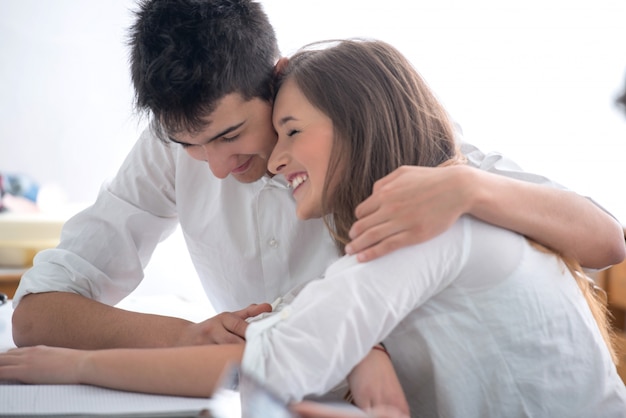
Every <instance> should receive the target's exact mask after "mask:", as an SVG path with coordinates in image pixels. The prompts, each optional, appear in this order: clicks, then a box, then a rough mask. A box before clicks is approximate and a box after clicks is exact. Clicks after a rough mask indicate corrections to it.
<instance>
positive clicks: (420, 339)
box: [242, 216, 626, 418]
mask: <svg viewBox="0 0 626 418" xmlns="http://www.w3.org/2000/svg"><path fill="white" fill-rule="evenodd" d="M246 340H247V344H246V350H245V354H244V359H243V364H242V367H243V369H244V371H246V372H248V373H251V374H252V375H253V376H255V377H256V378H257V379H260V380H261V381H263V382H265V383H266V384H267V385H269V387H270V388H272V389H273V390H274V391H276V392H277V393H279V394H281V396H283V397H284V398H285V400H290V401H291V400H299V399H301V398H303V397H305V396H307V395H321V394H324V393H326V392H328V391H329V390H330V389H332V388H333V387H335V385H337V384H338V383H339V382H341V381H342V379H343V378H344V377H345V376H346V375H347V374H348V373H349V372H350V370H351V369H352V368H353V367H354V366H355V365H356V364H357V363H358V362H359V361H360V360H361V359H362V358H363V357H364V356H365V355H366V354H367V353H368V352H369V351H370V350H371V348H372V347H373V346H374V345H375V344H377V343H378V342H380V341H384V344H385V346H386V347H387V350H388V351H389V353H390V355H391V359H392V361H393V364H394V366H395V369H396V371H397V373H398V376H399V378H400V381H401V383H402V386H403V388H404V391H405V394H406V397H407V399H408V401H409V404H410V407H411V411H412V415H413V416H420V417H435V416H437V417H462V418H468V417H477V418H478V417H480V418H485V417H498V418H503V417H506V418H511V417H552V418H556V417H559V418H562V417H626V390H625V388H624V383H622V381H621V380H620V378H619V376H618V375H617V371H616V368H615V366H614V364H613V363H612V361H611V358H610V355H609V353H608V350H607V348H606V345H605V344H604V341H603V339H602V337H601V335H600V333H599V330H598V328H597V326H596V323H595V321H594V319H593V317H592V315H591V312H590V310H589V308H588V306H587V304H586V301H585V299H584V297H583V296H582V293H581V291H580V289H579V288H578V286H577V284H576V282H575V280H574V279H573V278H572V276H571V275H570V274H569V272H568V271H567V270H566V268H565V267H564V265H563V264H562V263H561V262H560V261H558V259H557V258H556V257H555V256H553V255H551V254H545V253H542V252H539V251H538V250H536V249H534V248H533V247H531V246H530V244H529V243H528V241H527V240H526V239H525V238H524V237H522V236H520V235H518V234H515V233H513V232H510V231H508V230H504V229H501V228H497V227H494V226H492V225H488V224H485V223H483V222H481V221H478V220H476V219H475V218H472V217H469V216H465V217H462V218H461V219H460V220H459V221H458V222H457V223H456V224H455V225H454V226H453V227H452V228H450V229H449V230H448V231H446V232H445V233H443V234H442V235H440V236H438V237H436V238H434V239H433V240H431V241H428V242H426V243H423V244H420V245H416V246H413V247H409V248H405V249H401V250H399V251H396V252H394V253H392V254H389V255H387V256H385V257H383V258H381V259H377V260H374V261H371V262H368V263H358V262H357V261H356V260H355V258H354V257H344V258H342V259H340V260H339V261H337V262H336V263H334V264H333V265H331V266H330V267H329V268H328V269H327V271H326V274H325V278H324V279H320V280H316V281H314V282H311V283H310V284H308V285H307V286H306V287H304V289H303V290H302V291H301V292H300V293H299V294H298V296H297V297H296V298H295V299H294V300H293V302H292V303H291V304H290V305H288V306H287V307H285V308H284V309H283V310H282V311H280V312H278V313H276V314H275V315H273V316H271V317H269V318H267V319H263V320H260V321H258V322H253V323H251V324H250V325H249V327H248V330H247V332H246Z"/></svg>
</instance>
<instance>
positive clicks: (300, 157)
mask: <svg viewBox="0 0 626 418" xmlns="http://www.w3.org/2000/svg"><path fill="white" fill-rule="evenodd" d="M272 121H273V123H274V128H275V129H276V132H277V133H278V142H277V143H276V147H275V148H274V151H273V152H272V155H271V156H270V158H269V164H268V167H269V170H270V171H271V172H272V173H274V174H282V175H283V176H285V179H286V180H287V182H288V183H289V185H290V187H291V188H292V190H293V196H294V199H295V200H296V215H297V216H298V218H300V219H310V218H319V217H321V216H323V215H325V213H323V210H322V196H323V193H324V185H325V182H326V173H327V171H328V163H329V161H330V156H331V151H332V148H333V139H334V132H333V123H332V121H331V120H330V118H329V117H328V116H326V115H325V114H324V113H322V112H321V111H320V110H319V109H317V108H316V107H314V106H313V105H312V104H311V103H310V102H309V101H308V100H307V99H306V97H305V96H304V94H303V93H302V92H301V91H300V89H299V88H298V86H297V85H296V83H295V82H294V81H293V80H289V79H288V80H286V81H285V82H284V83H283V84H282V86H281V87H280V90H279V91H278V94H277V95H276V100H275V102H274V113H273V116H272Z"/></svg>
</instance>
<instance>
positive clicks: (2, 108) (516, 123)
mask: <svg viewBox="0 0 626 418" xmlns="http://www.w3.org/2000/svg"><path fill="white" fill-rule="evenodd" d="M262 3H263V4H264V7H265V9H266V11H267V13H268V15H269V17H270V20H271V21H272V23H273V24H274V26H275V28H276V30H277V35H278V38H279V43H280V46H281V50H282V52H283V53H284V54H285V55H288V54H290V53H292V52H294V51H295V50H296V49H297V48H298V47H299V46H302V45H303V44H305V43H308V42H312V41H316V40H321V39H328V38H344V37H356V36H358V37H374V38H379V39H382V40H385V41H387V42H390V43H392V44H393V45H395V46H397V47H398V48H399V49H400V50H401V51H402V52H404V53H405V54H406V55H407V56H408V57H409V58H410V60H411V61H412V62H413V63H414V65H415V66H416V68H417V69H418V70H419V71H420V72H421V74H422V75H423V76H424V77H425V78H426V80H427V81H428V82H429V84H430V85H431V87H432V88H433V89H434V91H435V92H436V93H437V95H438V96H439V98H440V99H441V100H442V101H443V103H444V104H445V105H446V106H447V108H448V109H449V111H450V112H451V113H452V115H453V116H454V118H455V119H456V120H457V121H458V122H459V123H460V124H461V125H462V127H463V130H464V132H465V135H466V137H467V139H468V140H470V141H471V142H473V143H474V144H476V145H478V146H479V147H480V148H482V149H483V150H496V151H501V152H503V153H504V154H506V155H507V156H509V157H511V158H513V159H514V160H516V161H517V162H518V163H519V164H520V165H521V166H522V167H523V168H524V169H526V170H528V171H534V172H538V173H542V174H545V175H547V176H548V177H551V178H552V179H554V180H556V181H558V182H560V183H562V184H564V185H566V186H567V187H569V188H571V189H573V190H575V191H577V192H579V193H581V194H584V195H588V196H591V197H593V198H594V199H595V200H596V201H598V202H599V203H600V204H602V205H603V206H604V207H606V208H607V209H609V210H610V211H611V212H612V213H613V214H614V215H616V216H617V217H618V218H619V219H620V220H622V221H623V222H626V193H625V189H626V187H625V185H624V181H625V177H626V176H625V175H624V169H623V168H622V167H623V166H624V160H625V159H626V115H623V114H622V113H620V112H619V111H618V110H617V109H616V108H615V106H614V104H613V100H614V98H615V96H616V95H617V94H618V92H619V91H620V89H621V88H623V86H624V81H625V80H626V48H625V42H624V40H626V24H624V22H626V2H625V1H623V0H526V1H501V0H500V1H497V0H476V1H472V0H465V1H463V0H455V1H453V0H448V1H446V0H415V1H411V2H406V1H404V0H386V1H380V0H377V1H368V0H341V1H339V0H332V1H330V0H316V1H296V0H265V1H262ZM133 7H134V2H133V1H131V0H109V1H93V0H55V1H54V2H43V1H40V0H0V171H6V172H25V173H27V174H29V175H31V176H33V177H34V178H35V179H36V180H37V181H39V182H40V183H41V184H42V185H43V186H44V187H45V188H48V189H49V190H54V191H56V194H55V196H56V199H57V200H58V201H60V202H64V203H81V204H83V203H88V202H91V201H93V199H94V198H95V196H96V193H97V191H98V188H99V187H100V185H101V183H102V182H103V181H105V180H106V179H107V178H109V177H110V176H112V175H113V174H114V173H115V171H116V169H117V167H118V166H119V164H121V162H122V159H123V157H124V156H125V155H126V153H127V152H128V150H129V149H130V147H131V146H132V144H133V142H134V140H135V139H136V137H137V135H138V133H139V132H140V131H141V129H142V128H143V126H145V124H146V122H145V121H142V120H139V119H137V118H136V117H135V116H134V115H133V113H132V106H131V104H132V89H131V85H130V80H129V77H128V60H127V48H126V46H125V39H126V38H125V33H126V32H125V31H126V29H127V27H128V26H129V24H130V23H131V22H132V15H131V13H130V11H129V10H130V9H132V8H133ZM166 244H167V245H169V246H170V247H169V248H167V250H161V253H160V254H161V255H164V254H171V253H174V254H179V256H180V257H181V260H182V261H181V262H180V263H179V262H172V261H167V262H165V261H162V262H161V264H158V266H157V267H154V266H152V268H153V269H154V270H155V271H157V273H155V275H157V276H163V277H165V276H168V275H170V274H176V275H177V276H192V275H193V272H192V270H191V269H190V268H189V267H188V266H186V263H185V262H183V261H186V258H185V257H186V255H185V253H184V249H182V244H181V243H180V242H179V241H175V242H172V241H170V242H169V243H166ZM161 255H160V256H158V257H157V256H155V260H156V259H161V260H166V259H167V257H161ZM153 265H154V263H153ZM181 266H182V267H181Z"/></svg>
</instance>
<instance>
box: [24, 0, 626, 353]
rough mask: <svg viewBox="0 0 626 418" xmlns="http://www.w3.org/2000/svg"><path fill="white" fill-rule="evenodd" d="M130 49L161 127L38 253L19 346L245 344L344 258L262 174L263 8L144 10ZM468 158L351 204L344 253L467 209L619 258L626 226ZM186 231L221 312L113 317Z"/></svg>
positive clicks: (151, 5)
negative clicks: (193, 317) (284, 300)
mask: <svg viewBox="0 0 626 418" xmlns="http://www.w3.org/2000/svg"><path fill="white" fill-rule="evenodd" d="M131 48H132V56H131V63H132V76H133V83H134V87H135V92H136V103H137V107H138V108H139V109H140V110H142V111H145V112H147V113H148V114H149V115H150V116H151V117H152V125H151V129H148V130H147V131H146V132H145V133H144V134H143V135H142V136H141V137H140V138H139V140H138V142H137V143H136V145H135V147H134V149H133V150H132V151H131V153H130V154H129V156H128V157H127V159H126V161H125V162H124V164H123V165H122V167H121V168H120V170H119V172H118V174H117V176H116V177H115V178H114V179H113V181H112V182H111V183H110V184H109V185H107V187H105V188H104V189H103V190H102V191H101V193H100V195H99V196H98V199H97V201H96V202H95V203H94V205H93V206H92V207H90V208H88V209H86V210H85V211H83V212H82V213H80V214H78V215H76V216H75V217H74V218H72V219H71V220H69V221H68V222H67V224H66V226H65V228H64V230H63V234H62V237H61V243H60V245H59V246H58V247H57V248H56V249H53V250H48V251H44V252H42V253H40V254H39V255H38V256H37V257H36V259H35V264H34V267H33V268H32V269H30V270H29V271H28V272H27V273H26V274H25V275H24V277H23V278H22V281H21V283H20V286H19V288H18V291H17V293H16V296H15V302H14V303H15V313H14V316H13V335H14V339H15V343H16V344H17V345H18V346H24V345H35V344H46V345H57V346H66V347H76V348H106V347H165V346H176V345H193V344H205V343H232V342H241V341H242V337H243V336H244V333H245V328H246V322H245V318H247V317H248V316H254V315H256V314H258V313H260V312H263V311H265V310H267V309H268V305H266V304H262V305H253V304H256V303H262V302H271V301H273V300H274V299H275V298H276V297H278V296H280V295H282V294H284V293H287V292H288V291H289V290H291V289H293V288H295V287H297V286H300V285H302V284H303V283H305V282H307V281H308V280H311V279H313V278H316V277H318V276H319V275H320V274H321V273H322V272H323V271H324V270H325V268H326V267H327V266H328V265H329V264H330V263H331V262H332V261H334V260H335V259H336V258H337V256H338V254H337V253H336V251H335V247H334V244H333V243H332V240H331V239H330V237H329V235H328V233H327V232H326V229H325V227H324V225H323V223H322V222H321V221H320V220H311V221H306V222H300V221H297V220H296V217H295V214H294V213H295V211H294V208H293V205H294V202H293V199H292V197H291V193H290V191H289V190H288V187H287V185H286V183H285V182H284V181H283V180H281V179H274V178H272V177H270V176H268V175H267V174H266V173H267V171H266V160H267V158H268V157H269V155H270V153H271V151H272V148H273V146H274V144H275V142H276V135H275V133H274V130H273V128H272V125H271V117H270V116H271V110H272V109H271V99H272V91H271V77H272V74H273V71H274V65H275V64H276V62H277V59H278V58H279V52H278V48H277V44H276V40H275V36H274V32H273V29H272V27H271V25H270V23H269V22H268V20H267V17H266V15H265V14H264V13H263V11H262V9H261V7H260V5H259V4H257V3H254V2H251V1H249V0H146V1H142V2H141V3H140V7H139V11H138V12H137V20H136V22H135V24H134V26H133V28H132V30H131ZM159 139H160V140H159ZM178 144H180V145H178ZM464 151H465V152H466V154H467V156H468V160H469V163H468V166H466V167H454V168H449V169H437V170H432V169H430V170H429V169H425V168H422V167H405V168H402V169H400V170H398V171H396V172H394V173H392V174H391V175H390V176H389V177H387V178H386V179H384V180H382V181H380V182H379V183H377V185H376V187H375V190H374V193H373V194H372V196H371V197H370V198H369V199H367V200H366V201H365V202H364V203H363V204H362V205H361V206H360V207H359V208H358V209H357V214H358V216H359V218H360V220H359V221H358V222H357V223H356V224H355V225H354V226H353V228H352V237H353V239H354V240H353V242H352V243H351V246H350V247H349V251H350V252H360V253H361V254H362V256H363V257H362V260H363V261H366V260H368V259H371V258H374V257H376V256H380V255H382V254H384V253H386V252H389V251H392V250H393V249H395V248H399V247H401V246H405V245H408V244H412V243H417V242H420V241H424V240H427V239H429V238H431V237H433V236H434V235H437V234H438V233H440V232H442V231H443V230H445V229H446V228H447V227H448V226H449V225H451V224H452V223H453V222H454V221H455V220H456V219H457V218H458V217H459V216H460V215H461V214H463V213H469V214H472V215H474V216H476V217H478V218H481V219H483V220H485V221H487V222H491V223H494V224H497V225H499V226H503V227H506V228H509V229H513V230H515V231H517V232H520V233H522V234H525V235H528V236H530V237H531V238H533V239H535V240H537V241H539V242H542V243H544V244H545V245H547V246H549V247H551V248H554V249H555V250H557V251H558V252H560V253H562V254H564V255H568V256H573V257H576V258H577V259H578V260H580V262H581V263H582V264H583V265H585V266H587V267H593V268H597V267H604V266H607V265H609V264H613V263H616V262H619V261H621V260H622V259H623V257H624V251H625V250H624V243H623V237H622V235H621V234H622V232H621V227H620V226H619V224H618V223H617V222H616V221H615V220H614V219H613V218H611V217H610V216H609V215H607V214H606V213H604V212H603V211H602V210H601V209H599V208H598V207H596V206H595V205H594V204H593V203H591V202H590V201H588V200H587V199H585V198H582V197H580V196H578V195H576V194H574V193H571V192H568V191H565V190H560V189H557V188H550V187H545V186H543V185H537V184H533V182H534V183H548V184H549V183H550V182H549V181H548V180H547V179H544V178H542V177H539V176H533V175H529V174H526V173H523V172H521V171H519V170H518V169H517V168H516V167H515V166H514V165H513V164H512V163H510V162H509V161H507V160H505V159H503V158H502V157H500V156H498V155H483V154H482V153H480V151H478V150H476V149H474V148H472V147H471V146H469V145H465V146H464ZM206 163H208V166H209V168H210V170H211V172H212V175H211V172H208V171H207V169H206ZM475 167H478V168H481V169H482V170H477V169H476V168H475ZM487 171H490V172H492V173H496V174H504V175H505V176H502V175H495V174H490V173H488V172H487ZM519 179H522V180H528V181H526V182H523V181H519ZM346 181H349V179H346ZM178 223H180V226H181V228H182V231H183V234H184V237H185V240H186V243H187V247H188V249H189V252H190V255H191V258H192V261H193V263H194V265H195V268H196V270H197V272H198V276H199V278H200V280H201V281H202V284H203V286H204V289H205V291H206V293H207V296H208V297H209V300H210V301H211V303H212V304H213V306H214V307H215V309H216V311H218V312H222V313H221V314H219V315H217V316H216V317H213V318H210V319H207V320H206V321H204V322H202V323H199V324H194V323H191V322H189V321H185V320H182V319H178V318H172V317H165V316H159V315H147V314H141V313H135V312H128V311H123V310H121V309H117V308H115V307H113V306H112V305H114V304H116V303H117V302H119V301H120V300H121V299H122V298H123V297H125V296H126V295H128V294H129V293H130V292H131V291H132V290H133V289H135V288H136V287H137V285H138V284H139V283H140V282H141V280H142V277H143V268H144V267H145V265H146V264H147V263H148V261H149V259H150V256H151V254H152V252H153V250H154V248H155V247H156V245H157V244H158V243H159V242H160V241H161V240H163V239H164V238H165V237H167V236H168V235H169V234H170V233H171V232H172V231H173V230H174V228H175V227H176V225H177V224H178ZM251 304H252V305H251ZM249 305H251V306H249ZM246 306H248V308H245V307H246ZM228 311H234V312H232V313H229V312H228Z"/></svg>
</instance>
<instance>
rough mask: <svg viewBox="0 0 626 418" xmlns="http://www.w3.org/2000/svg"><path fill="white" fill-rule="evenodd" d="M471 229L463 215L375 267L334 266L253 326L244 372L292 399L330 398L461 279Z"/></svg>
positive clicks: (345, 261) (346, 262) (347, 262)
mask: <svg viewBox="0 0 626 418" xmlns="http://www.w3.org/2000/svg"><path fill="white" fill-rule="evenodd" d="M466 224H467V218H466V217H463V218H461V220H460V221H459V222H457V223H456V224H454V225H453V227H452V228H450V229H449V230H448V231H446V232H445V233H443V234H441V235H440V236H438V237H436V238H434V239H432V240H431V241H428V242H427V243H424V244H419V245H416V246H413V247H408V248H404V249H401V250H397V251H395V252H394V253H392V254H389V255H387V256H385V257H382V258H380V259H376V260H374V261H370V262H368V263H358V262H357V261H356V259H355V258H354V257H344V258H342V259H341V260H339V261H338V262H336V263H335V264H333V265H331V266H330V267H329V268H328V270H327V271H326V277H325V278H324V279H319V280H316V281H313V282H311V283H310V284H309V285H307V286H306V287H305V288H304V289H303V290H302V292H301V293H300V294H299V295H298V296H297V297H296V298H295V300H294V301H293V303H292V304H291V305H289V306H287V307H286V308H285V309H283V310H282V311H281V312H280V313H278V314H276V315H274V316H272V317H269V318H267V319H264V320H261V321H258V322H254V323H252V324H250V325H249V326H248V329H247V331H246V349H245V352H244V357H243V361H242V368H243V370H244V371H246V372H247V373H250V374H251V375H253V376H254V377H256V378H257V379H258V380H259V381H261V382H263V383H264V384H267V385H268V386H269V387H270V388H272V389H273V390H274V391H275V392H277V393H280V394H281V396H283V397H284V398H285V400H286V401H296V400H300V399H302V398H303V397H304V396H308V395H316V396H317V395H323V394H325V393H326V392H328V391H329V390H330V389H332V388H333V387H334V386H335V385H336V384H337V383H339V382H340V381H341V380H342V379H343V378H345V377H346V376H347V375H348V373H349V372H350V370H352V368H353V367H354V366H355V365H356V364H357V363H358V362H359V361H360V360H361V359H362V358H364V357H365V355H366V354H367V353H368V352H369V351H370V350H371V348H372V347H373V346H374V345H376V344H377V343H378V342H380V341H382V340H383V339H384V338H385V337H386V336H387V335H389V333H390V332H391V331H392V330H393V329H394V328H395V327H396V326H397V325H398V324H399V323H400V322H401V321H402V320H403V319H404V318H405V317H406V316H407V315H408V314H409V313H410V312H412V311H413V310H415V309H416V308H418V307H419V306H420V305H421V304H423V303H424V302H425V301H427V300H428V299H429V298H430V297H431V296H432V295H434V294H436V293H438V292H439V291H440V290H441V289H443V288H445V287H446V286H447V285H448V284H449V283H450V282H451V281H453V280H454V279H455V278H456V277H457V275H458V273H459V272H460V271H461V269H462V268H463V265H464V264H465V262H466V258H467V254H468V252H469V251H468V245H469V243H468V242H466V241H467V235H468V234H467V231H466V228H467V226H466ZM450 260H455V262H450ZM418 266H419V267H418Z"/></svg>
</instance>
